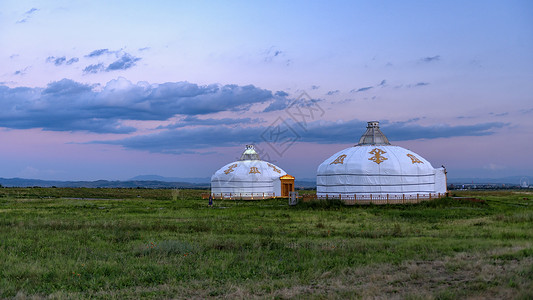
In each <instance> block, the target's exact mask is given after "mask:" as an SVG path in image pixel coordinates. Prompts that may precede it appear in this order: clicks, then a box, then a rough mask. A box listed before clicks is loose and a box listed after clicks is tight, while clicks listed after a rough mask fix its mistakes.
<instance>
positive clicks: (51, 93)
mask: <svg viewBox="0 0 533 300" xmlns="http://www.w3.org/2000/svg"><path fill="white" fill-rule="evenodd" d="M283 98H284V97H278V96H274V95H273V93H272V91H269V90H264V89H260V88H257V87H255V86H253V85H246V86H239V85H219V84H211V85H203V86H201V85H197V84H193V83H189V82H167V83H163V84H149V83H147V82H139V83H137V84H134V83H132V82H130V81H128V80H126V79H124V78H118V79H116V80H111V81H109V82H108V83H107V84H106V85H105V86H99V85H96V86H95V85H87V84H83V83H79V82H76V81H73V80H70V79H63V80H60V81H56V82H52V83H50V84H48V86H47V87H46V88H30V87H17V88H10V87H7V86H4V85H0V127H6V128H14V129H28V128H43V129H45V130H52V131H90V132H96V133H129V132H133V131H135V128H132V127H127V126H123V125H122V124H121V122H122V121H124V120H141V121H142V120H159V121H164V120H168V119H169V118H171V117H174V116H176V115H204V114H210V113H217V112H221V111H246V110H249V109H250V107H251V106H252V105H253V104H256V103H264V102H268V101H272V100H273V99H283Z"/></svg>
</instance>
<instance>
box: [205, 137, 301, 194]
mask: <svg viewBox="0 0 533 300" xmlns="http://www.w3.org/2000/svg"><path fill="white" fill-rule="evenodd" d="M291 191H294V177H292V176H291V175H289V174H287V172H285V171H283V169H281V168H280V167H278V166H276V165H274V164H271V163H269V162H266V161H263V160H261V159H260V158H259V154H257V152H256V151H255V149H254V146H253V145H246V150H244V152H243V153H242V155H241V158H240V159H239V160H238V161H234V162H232V163H229V164H227V165H225V166H223V167H222V168H220V169H219V170H218V171H216V172H215V174H213V176H211V194H212V195H213V197H215V198H230V199H265V198H272V197H288V196H289V192H291Z"/></svg>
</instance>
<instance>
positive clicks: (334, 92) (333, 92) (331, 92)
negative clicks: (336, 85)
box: [326, 90, 340, 96]
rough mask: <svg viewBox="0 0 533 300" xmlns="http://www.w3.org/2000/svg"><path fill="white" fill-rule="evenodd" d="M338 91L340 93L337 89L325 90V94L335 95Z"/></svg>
mask: <svg viewBox="0 0 533 300" xmlns="http://www.w3.org/2000/svg"><path fill="white" fill-rule="evenodd" d="M338 93H340V91H339V90H334V91H329V92H327V93H326V95H328V96H333V95H336V94H338Z"/></svg>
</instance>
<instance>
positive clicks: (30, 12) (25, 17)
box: [16, 7, 39, 24]
mask: <svg viewBox="0 0 533 300" xmlns="http://www.w3.org/2000/svg"><path fill="white" fill-rule="evenodd" d="M37 11H39V10H38V9H37V8H35V7H33V8H31V9H30V10H28V11H27V12H25V13H24V15H22V19H20V20H18V21H17V22H16V23H17V24H21V23H26V22H27V21H28V20H29V19H30V18H31V16H32V15H33V14H35V13H36V12H37Z"/></svg>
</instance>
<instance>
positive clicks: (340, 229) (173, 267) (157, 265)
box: [0, 188, 533, 299]
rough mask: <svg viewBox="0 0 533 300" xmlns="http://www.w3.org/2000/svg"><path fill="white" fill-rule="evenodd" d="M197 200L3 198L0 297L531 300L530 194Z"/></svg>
mask: <svg viewBox="0 0 533 300" xmlns="http://www.w3.org/2000/svg"><path fill="white" fill-rule="evenodd" d="M201 193H205V191H201V190H181V191H180V192H179V193H178V194H176V193H175V192H172V191H171V190H150V189H59V188H58V189H55V188H50V189H40V188H28V189H11V188H4V189H0V298H12V297H18V298H25V297H29V298H40V297H43V298H102V299H103V298H106V299H108V298H195V297H196V298H209V297H227V298H254V297H259V298H373V297H382V298H408V299H428V298H436V299H455V298H465V297H481V298H518V299H528V298H531V297H533V293H532V292H531V291H533V245H532V241H533V230H532V228H533V201H532V200H530V199H531V198H533V197H531V196H533V195H531V194H521V193H517V192H507V191H506V192H497V191H496V192H495V191H492V192H486V193H485V192H481V193H476V194H471V193H468V192H462V193H461V194H460V195H461V196H469V197H470V196H475V197H477V198H481V199H483V200H486V202H485V203H475V202H469V201H462V200H453V199H440V200H435V201H431V202H424V203H421V204H416V205H414V204H413V205H390V206H386V205H384V206H375V205H369V206H344V205H342V204H340V203H336V202H316V203H313V202H311V203H300V204H299V205H297V206H288V205H287V200H265V201H230V200H227V201H220V200H216V201H215V205H214V207H213V208H209V207H208V206H207V200H200V195H201ZM458 193H459V192H458Z"/></svg>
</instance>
